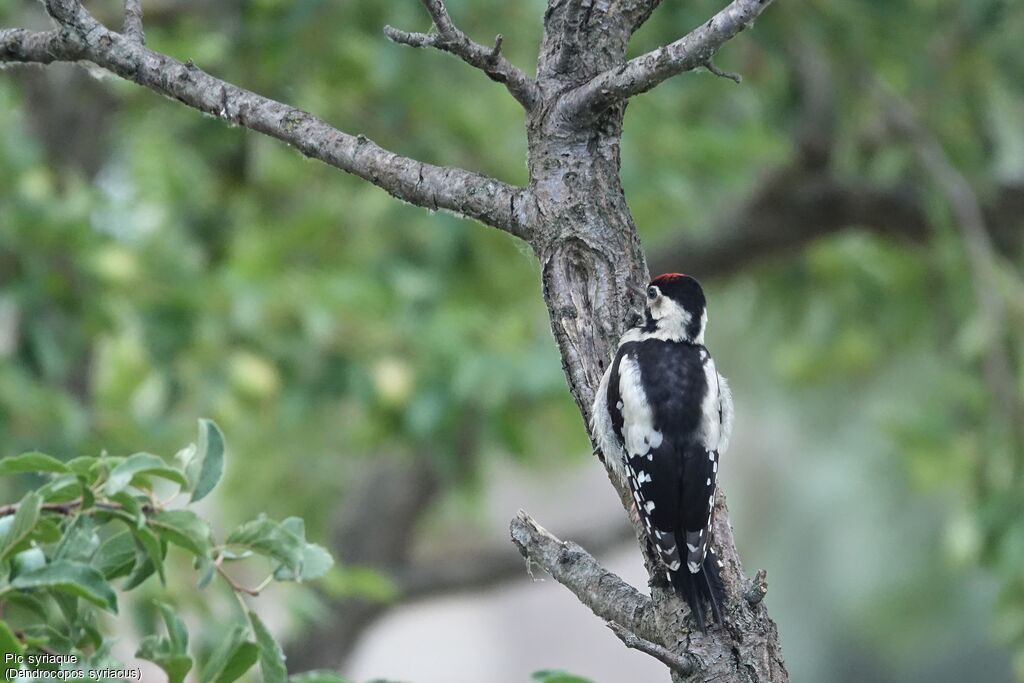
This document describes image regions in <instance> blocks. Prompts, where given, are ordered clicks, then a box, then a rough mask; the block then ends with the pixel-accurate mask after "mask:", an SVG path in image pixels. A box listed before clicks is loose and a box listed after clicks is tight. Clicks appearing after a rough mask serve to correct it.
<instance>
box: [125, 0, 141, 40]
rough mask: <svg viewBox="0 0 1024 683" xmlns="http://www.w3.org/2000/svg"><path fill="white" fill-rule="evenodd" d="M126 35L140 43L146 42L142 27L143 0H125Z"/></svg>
mask: <svg viewBox="0 0 1024 683" xmlns="http://www.w3.org/2000/svg"><path fill="white" fill-rule="evenodd" d="M123 33H124V36H125V37H126V38H128V39H129V40H134V41H135V42H136V43H139V44H140V45H145V43H146V33H145V31H143V29H142V0H124V31H123Z"/></svg>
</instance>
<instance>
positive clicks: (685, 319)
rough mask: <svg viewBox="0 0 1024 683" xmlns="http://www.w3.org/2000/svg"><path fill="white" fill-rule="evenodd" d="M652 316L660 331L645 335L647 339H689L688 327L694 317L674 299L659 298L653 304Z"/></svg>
mask: <svg viewBox="0 0 1024 683" xmlns="http://www.w3.org/2000/svg"><path fill="white" fill-rule="evenodd" d="M651 316H653V317H654V319H655V320H656V321H657V322H658V330H657V331H656V332H654V333H649V334H645V335H644V337H645V338H653V339H662V340H666V341H668V340H679V339H686V338H687V335H686V327H687V325H689V324H690V321H691V320H692V319H693V316H691V315H690V314H689V313H688V312H687V311H686V309H685V308H683V307H682V306H680V305H679V304H677V303H676V302H675V301H672V299H669V298H668V297H665V296H662V297H658V300H657V301H655V302H654V303H652V304H651ZM698 343H699V342H698Z"/></svg>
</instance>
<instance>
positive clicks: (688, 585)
mask: <svg viewBox="0 0 1024 683" xmlns="http://www.w3.org/2000/svg"><path fill="white" fill-rule="evenodd" d="M709 550H710V552H708V554H707V555H705V556H704V562H703V564H702V566H701V570H700V571H699V572H697V573H696V574H691V573H690V571H689V570H688V569H687V568H686V567H681V568H680V569H679V570H678V571H674V572H669V578H670V579H671V580H672V585H673V586H675V589H676V591H677V592H678V593H679V595H681V596H682V597H683V599H684V600H686V604H687V605H689V606H690V612H691V613H692V614H693V618H694V621H696V622H697V628H699V629H700V630H701V631H706V630H707V615H706V612H705V606H704V603H705V602H708V603H710V604H711V616H712V619H713V621H715V622H717V623H719V624H721V623H722V605H724V604H725V584H724V583H722V572H721V569H720V568H719V566H718V556H717V555H715V551H714V550H711V549H710V548H709Z"/></svg>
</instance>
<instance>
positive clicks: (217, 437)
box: [189, 419, 226, 503]
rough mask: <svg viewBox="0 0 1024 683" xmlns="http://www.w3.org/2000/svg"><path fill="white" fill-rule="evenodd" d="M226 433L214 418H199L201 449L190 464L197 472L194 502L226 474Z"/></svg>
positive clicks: (208, 491)
mask: <svg viewBox="0 0 1024 683" xmlns="http://www.w3.org/2000/svg"><path fill="white" fill-rule="evenodd" d="M225 450H226V446H225V441H224V433H223V432H221V430H220V427H218V426H217V424H216V423H215V422H213V420H206V419H203V420H199V451H198V453H197V455H196V457H195V459H194V460H193V461H192V463H190V464H189V466H190V467H191V468H194V469H193V471H194V472H196V476H195V479H194V481H195V488H194V489H193V490H192V502H193V503H195V502H197V501H200V500H202V499H203V498H205V497H206V496H207V495H208V494H209V493H210V491H213V489H214V488H215V487H216V486H217V484H218V483H219V482H220V479H221V477H222V476H224V453H225Z"/></svg>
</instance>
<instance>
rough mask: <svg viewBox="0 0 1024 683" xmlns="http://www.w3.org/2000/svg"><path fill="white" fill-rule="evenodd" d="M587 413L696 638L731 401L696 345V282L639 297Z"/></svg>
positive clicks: (710, 593) (708, 580) (708, 598)
mask: <svg viewBox="0 0 1024 683" xmlns="http://www.w3.org/2000/svg"><path fill="white" fill-rule="evenodd" d="M642 295H643V296H644V298H645V305H644V311H643V317H642V318H641V319H640V320H639V321H638V324H636V325H635V326H633V327H631V328H629V329H628V330H626V332H625V333H624V334H623V335H622V337H621V339H620V340H619V343H618V347H617V349H616V352H615V356H614V358H613V360H612V362H611V364H610V365H609V366H608V368H607V370H606V371H605V373H604V375H603V377H602V379H601V384H600V386H599V387H598V390H597V394H596V396H595V399H594V403H593V406H592V411H591V415H592V424H591V428H592V433H593V434H594V436H595V441H596V442H597V446H598V447H599V448H600V449H601V451H602V453H603V454H604V458H605V463H606V464H607V465H608V466H609V467H610V468H611V470H612V472H613V474H615V475H616V476H617V477H618V478H619V479H620V481H621V482H623V483H624V484H625V485H628V488H629V492H630V494H631V495H632V498H633V504H634V506H635V510H636V512H637V515H638V516H639V519H640V521H641V523H642V524H643V528H644V532H645V533H646V536H647V540H648V541H649V542H650V544H651V546H653V549H654V550H655V551H656V553H655V554H656V556H657V557H658V558H659V560H660V562H661V564H662V565H663V567H664V570H665V572H666V574H667V578H668V580H669V582H670V584H671V585H672V586H673V588H674V589H675V591H676V592H677V593H679V594H680V595H681V596H682V598H683V599H684V600H685V601H686V603H687V605H688V606H689V608H690V611H691V613H692V615H693V618H694V620H695V622H696V624H697V627H698V628H699V629H700V630H701V631H706V630H707V618H706V612H705V603H706V602H707V603H710V606H711V615H712V616H713V618H714V620H715V622H717V623H722V606H723V604H724V600H725V586H724V584H723V582H722V578H721V569H722V566H723V565H722V561H721V559H720V558H719V556H718V555H717V553H716V551H715V548H714V546H713V544H712V542H713V539H712V528H713V522H714V508H715V491H716V483H717V479H718V468H719V460H720V458H721V456H722V454H723V453H724V452H725V450H726V449H727V448H728V445H729V438H730V436H731V434H732V423H733V406H732V394H731V391H730V389H729V385H728V383H727V382H726V380H725V378H724V377H722V375H720V374H719V373H718V370H717V368H716V367H715V361H714V359H713V358H712V356H711V353H710V352H709V351H708V349H707V347H706V346H705V345H704V334H705V331H706V328H707V323H708V315H707V301H706V298H705V296H704V290H703V288H702V287H701V285H700V283H699V282H698V281H697V280H696V279H695V278H693V277H691V276H688V275H684V274H682V273H666V274H664V275H659V276H658V277H655V278H654V279H652V280H651V281H650V283H649V284H648V286H647V288H646V290H645V291H644V292H642Z"/></svg>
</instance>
